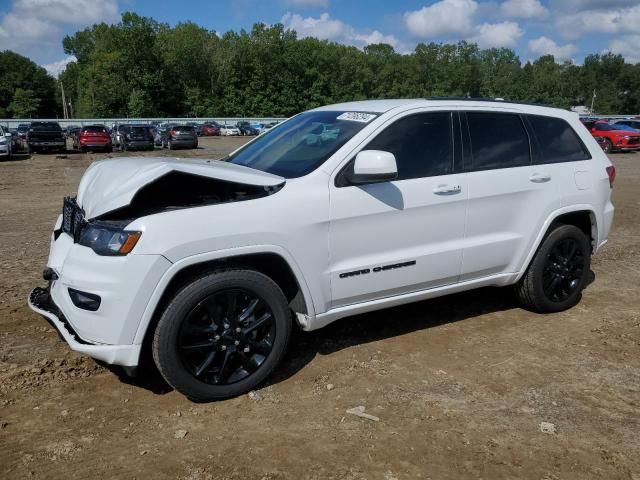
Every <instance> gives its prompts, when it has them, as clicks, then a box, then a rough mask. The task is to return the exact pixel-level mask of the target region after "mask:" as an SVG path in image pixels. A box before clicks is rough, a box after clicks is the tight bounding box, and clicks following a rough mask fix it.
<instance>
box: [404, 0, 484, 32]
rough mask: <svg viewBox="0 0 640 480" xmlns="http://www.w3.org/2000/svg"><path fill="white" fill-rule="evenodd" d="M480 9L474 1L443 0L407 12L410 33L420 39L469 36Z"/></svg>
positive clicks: (406, 20)
mask: <svg viewBox="0 0 640 480" xmlns="http://www.w3.org/2000/svg"><path fill="white" fill-rule="evenodd" d="M477 9H478V3H477V2H475V1H474V0H441V1H439V2H436V3H434V4H433V5H430V6H428V7H422V8H421V9H420V10H415V11H413V12H405V14H404V22H405V25H406V27H407V29H408V30H409V32H410V33H411V34H412V35H414V36H416V37H418V38H424V39H426V38H433V37H440V36H455V35H468V34H470V33H471V32H472V29H473V16H474V14H475V12H476V10H477Z"/></svg>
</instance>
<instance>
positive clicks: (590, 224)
mask: <svg viewBox="0 0 640 480" xmlns="http://www.w3.org/2000/svg"><path fill="white" fill-rule="evenodd" d="M556 225H574V226H576V227H578V228H579V229H580V230H582V231H583V232H584V234H585V235H586V236H587V238H588V239H589V243H590V244H591V249H592V252H595V250H596V248H597V246H598V241H599V239H598V216H597V215H596V212H595V210H594V208H593V206H592V205H586V204H585V205H573V206H570V207H564V208H561V209H559V210H556V211H554V212H553V213H551V215H549V217H548V218H547V220H546V221H545V222H544V224H543V226H542V228H541V229H540V233H539V234H538V237H537V238H536V241H535V242H534V244H533V246H532V248H531V249H530V250H529V253H528V254H527V257H526V259H525V261H524V262H523V264H522V265H523V266H522V268H521V269H520V272H519V273H518V275H517V277H516V279H515V281H516V282H517V281H519V280H520V279H521V278H522V276H523V275H524V274H525V273H526V271H527V269H528V268H529V265H530V264H531V261H532V260H533V256H534V255H535V253H536V252H537V251H538V249H539V248H540V245H541V244H542V242H543V241H544V239H545V238H546V236H547V235H548V234H549V232H550V231H551V230H552V229H553V228H555V226H556Z"/></svg>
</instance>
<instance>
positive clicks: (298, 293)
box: [133, 246, 315, 349]
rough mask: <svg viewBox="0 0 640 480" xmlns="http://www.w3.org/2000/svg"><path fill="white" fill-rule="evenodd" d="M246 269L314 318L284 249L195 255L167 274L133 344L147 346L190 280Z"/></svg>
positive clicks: (307, 293) (302, 281)
mask: <svg viewBox="0 0 640 480" xmlns="http://www.w3.org/2000/svg"><path fill="white" fill-rule="evenodd" d="M230 268H245V269H252V270H256V271H259V272H261V273H263V274H265V275H267V276H268V277H269V278H271V279H272V280H273V281H274V282H276V284H278V286H279V287H280V288H281V289H282V290H283V293H284V294H285V296H286V297H287V300H288V301H289V306H290V307H291V309H292V310H293V311H294V312H296V313H299V314H301V315H303V316H305V317H314V316H315V310H314V306H313V299H312V297H311V292H310V290H309V288H308V286H307V283H306V281H305V279H304V277H303V275H302V271H301V270H300V268H299V267H298V266H297V264H296V263H295V262H294V260H293V258H291V256H290V255H289V254H288V252H287V251H286V250H284V249H282V248H281V247H276V246H265V247H260V248H237V249H232V250H231V251H219V252H211V253H208V254H200V255H194V256H192V257H187V258H185V259H182V260H180V261H178V262H176V263H174V264H173V265H172V266H171V267H170V268H169V270H167V272H166V273H165V274H164V276H163V277H162V279H161V280H160V282H158V285H157V286H156V289H155V291H154V293H153V294H152V296H151V298H150V300H149V303H148V304H147V307H146V309H145V311H144V314H143V316H142V318H141V320H140V324H139V325H138V329H137V331H136V335H135V337H134V342H133V343H134V344H143V349H144V345H147V344H148V341H147V340H148V339H149V335H150V334H152V333H153V327H154V325H155V324H156V323H157V321H158V319H159V316H160V314H161V312H162V310H163V307H164V306H165V305H166V304H167V303H168V302H169V301H170V299H171V298H172V297H173V295H175V293H176V292H177V291H178V290H179V289H180V288H181V287H182V285H184V284H185V283H186V282H188V281H189V280H191V279H194V278H197V277H198V276H202V275H204V274H206V273H207V272H212V271H215V270H221V269H230Z"/></svg>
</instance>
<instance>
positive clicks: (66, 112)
mask: <svg viewBox="0 0 640 480" xmlns="http://www.w3.org/2000/svg"><path fill="white" fill-rule="evenodd" d="M60 92H61V93H62V114H63V115H64V118H65V119H67V118H69V113H68V111H67V99H66V98H65V97H64V85H63V83H62V82H60Z"/></svg>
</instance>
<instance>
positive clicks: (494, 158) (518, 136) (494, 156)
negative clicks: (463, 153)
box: [466, 112, 531, 170]
mask: <svg viewBox="0 0 640 480" xmlns="http://www.w3.org/2000/svg"><path fill="white" fill-rule="evenodd" d="M466 116H467V125H468V126H469V139H470V141H471V165H470V170H491V169H494V168H512V167H522V166H525V165H530V164H531V148H530V145H529V136H528V135H527V131H526V130H525V128H524V125H523V123H522V120H521V119H520V115H517V114H514V113H494V112H467V114H466Z"/></svg>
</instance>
